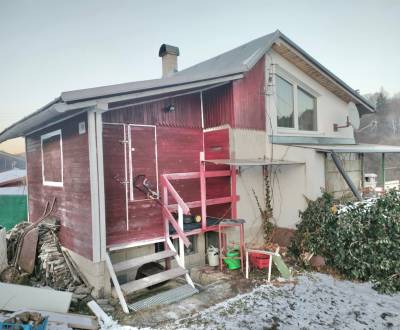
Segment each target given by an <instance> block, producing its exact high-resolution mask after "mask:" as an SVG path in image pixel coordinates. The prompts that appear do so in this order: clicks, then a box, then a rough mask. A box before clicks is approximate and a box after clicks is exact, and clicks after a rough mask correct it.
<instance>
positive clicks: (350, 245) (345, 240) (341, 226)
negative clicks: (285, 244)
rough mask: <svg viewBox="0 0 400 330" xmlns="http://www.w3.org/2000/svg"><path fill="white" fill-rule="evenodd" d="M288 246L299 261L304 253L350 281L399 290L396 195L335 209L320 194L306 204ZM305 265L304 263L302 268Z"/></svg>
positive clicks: (399, 197)
mask: <svg viewBox="0 0 400 330" xmlns="http://www.w3.org/2000/svg"><path fill="white" fill-rule="evenodd" d="M300 217H301V221H300V223H299V224H298V225H297V232H296V234H295V236H294V239H293V241H292V243H291V245H290V247H289V253H290V254H291V255H292V256H294V257H296V259H297V260H298V261H300V262H302V258H301V256H302V255H303V254H304V253H305V252H307V253H311V254H314V255H321V256H323V257H324V258H325V262H326V264H327V265H328V266H330V267H332V268H333V269H335V270H336V271H337V272H339V273H340V274H342V275H343V276H344V277H346V278H348V279H351V280H360V281H371V282H372V283H373V286H374V288H375V289H377V290H378V291H379V292H382V293H394V292H397V291H400V194H399V193H398V192H396V191H390V192H388V193H387V194H385V195H384V196H383V197H380V198H376V199H371V200H366V201H363V202H356V203H354V202H353V203H347V204H346V205H337V204H336V203H335V201H334V199H333V197H332V196H331V195H329V194H327V193H324V194H323V196H322V197H320V198H318V199H317V200H316V201H309V202H308V207H307V209H306V210H305V211H304V212H300ZM303 265H304V263H303Z"/></svg>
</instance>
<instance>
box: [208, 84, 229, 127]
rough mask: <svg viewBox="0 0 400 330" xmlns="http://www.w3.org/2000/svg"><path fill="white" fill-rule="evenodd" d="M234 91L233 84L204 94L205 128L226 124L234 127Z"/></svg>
mask: <svg viewBox="0 0 400 330" xmlns="http://www.w3.org/2000/svg"><path fill="white" fill-rule="evenodd" d="M233 110H234V109H233V91H232V84H231V83H229V84H227V85H224V86H221V87H218V88H214V89H210V90H208V91H205V92H203V113H204V126H205V128H210V127H217V126H221V125H225V124H229V125H230V126H233V124H234V112H233Z"/></svg>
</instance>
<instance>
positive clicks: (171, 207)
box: [168, 196, 238, 211]
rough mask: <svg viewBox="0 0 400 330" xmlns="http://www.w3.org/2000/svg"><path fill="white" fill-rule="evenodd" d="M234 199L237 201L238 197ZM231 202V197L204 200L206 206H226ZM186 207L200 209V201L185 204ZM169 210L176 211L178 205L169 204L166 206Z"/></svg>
mask: <svg viewBox="0 0 400 330" xmlns="http://www.w3.org/2000/svg"><path fill="white" fill-rule="evenodd" d="M236 199H238V196H236ZM230 202H232V197H231V196H229V197H219V198H211V199H207V200H206V205H218V204H226V203H230ZM186 205H187V206H189V208H196V207H201V201H193V202H186ZM168 209H169V210H172V211H174V210H177V209H178V204H171V205H168Z"/></svg>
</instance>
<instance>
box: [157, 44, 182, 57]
mask: <svg viewBox="0 0 400 330" xmlns="http://www.w3.org/2000/svg"><path fill="white" fill-rule="evenodd" d="M165 54H171V55H176V56H179V48H178V47H175V46H171V45H167V44H162V45H161V47H160V50H159V51H158V56H160V57H163V56H164V55H165Z"/></svg>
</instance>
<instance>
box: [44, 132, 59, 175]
mask: <svg viewBox="0 0 400 330" xmlns="http://www.w3.org/2000/svg"><path fill="white" fill-rule="evenodd" d="M42 148H43V175H44V177H45V179H46V181H52V182H62V168H61V157H62V155H61V136H60V135H53V136H51V137H48V138H46V139H43V141H42Z"/></svg>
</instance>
